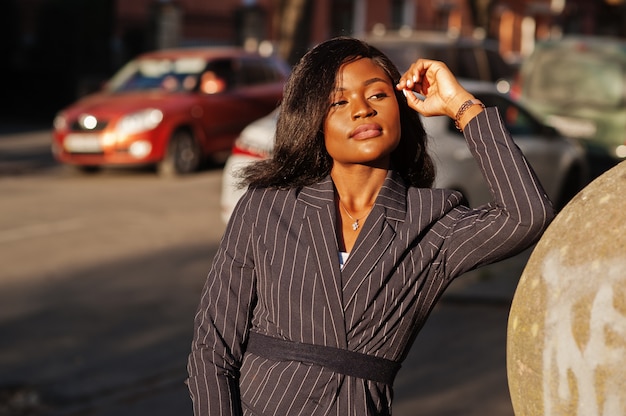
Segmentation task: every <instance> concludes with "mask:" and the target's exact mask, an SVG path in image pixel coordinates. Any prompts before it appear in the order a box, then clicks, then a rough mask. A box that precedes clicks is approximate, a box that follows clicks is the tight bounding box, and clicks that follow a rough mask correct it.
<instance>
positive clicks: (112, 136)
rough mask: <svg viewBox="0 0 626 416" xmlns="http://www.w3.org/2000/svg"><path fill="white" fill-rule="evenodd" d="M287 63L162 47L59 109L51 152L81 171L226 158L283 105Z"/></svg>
mask: <svg viewBox="0 0 626 416" xmlns="http://www.w3.org/2000/svg"><path fill="white" fill-rule="evenodd" d="M288 73H289V68H288V66H287V65H286V64H285V63H284V62H282V61H280V60H278V59H276V58H274V57H264V56H261V55H258V54H255V53H247V52H244V51H243V50H241V49H238V48H226V47H206V48H181V49H171V50H162V51H155V52H151V53H146V54H144V55H141V56H139V57H138V58H136V59H134V60H132V61H131V62H129V63H128V64H126V65H125V66H124V67H123V68H122V69H120V70H119V71H118V72H117V73H116V74H115V75H114V76H113V77H112V78H111V79H110V81H109V82H108V83H107V84H106V86H105V88H104V89H103V90H102V91H100V92H97V93H95V94H92V95H89V96H86V97H84V98H82V99H80V100H79V101H77V102H76V103H74V104H72V105H70V106H69V107H67V108H65V109H63V110H62V111H60V112H59V114H58V115H57V116H56V118H55V120H54V131H53V144H52V150H53V153H54V156H55V157H56V159H57V160H58V161H60V162H62V163H65V164H70V165H74V166H76V167H78V168H79V169H82V170H95V169H98V168H100V167H103V166H113V165H118V166H120V165H121V166H131V165H155V166H157V167H158V170H159V172H160V173H162V174H164V175H177V174H184V173H189V172H192V171H194V170H196V169H197V168H198V167H199V166H200V164H201V163H202V162H203V160H205V159H209V158H219V157H221V158H222V159H223V158H224V157H225V155H227V154H228V152H230V150H231V147H232V145H233V142H234V140H235V138H236V137H237V135H238V134H239V132H240V131H241V130H242V129H243V128H244V127H245V126H246V125H247V124H249V123H250V122H252V121H253V120H256V119H258V118H260V117H262V116H264V115H266V114H268V113H269V112H271V111H272V110H273V109H274V108H276V106H277V104H278V103H279V101H280V99H281V97H282V90H283V85H284V82H285V80H286V78H287V76H288Z"/></svg>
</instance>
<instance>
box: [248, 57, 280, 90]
mask: <svg viewBox="0 0 626 416" xmlns="http://www.w3.org/2000/svg"><path fill="white" fill-rule="evenodd" d="M281 78H282V74H281V72H280V71H279V68H278V67H277V66H276V65H273V61H272V60H271V59H265V58H244V59H243V60H242V61H241V78H240V80H241V83H242V84H243V85H258V84H265V83H270V82H275V81H278V80H280V79H281Z"/></svg>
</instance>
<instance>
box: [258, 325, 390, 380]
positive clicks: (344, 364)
mask: <svg viewBox="0 0 626 416" xmlns="http://www.w3.org/2000/svg"><path fill="white" fill-rule="evenodd" d="M246 351H247V352H250V353H252V354H255V355H258V356H259V357H263V358H269V359H270V360H274V361H299V362H302V363H307V364H315V365H319V366H322V367H326V368H327V369H329V370H332V371H334V372H336V373H341V374H344V375H347V376H351V377H357V378H363V379H367V380H372V381H377V382H379V383H384V384H387V385H389V386H391V385H393V380H394V379H395V377H396V374H397V373H398V370H400V367H401V364H400V363H399V362H396V361H391V360H387V359H386V358H380V357H375V356H373V355H369V354H362V353H359V352H354V351H348V350H344V349H342V348H335V347H327V346H324V345H313V344H303V343H300V342H293V341H287V340H283V339H279V338H274V337H271V336H267V335H263V334H259V333H257V332H250V336H249V339H248V346H247V348H246Z"/></svg>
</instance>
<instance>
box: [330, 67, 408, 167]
mask: <svg viewBox="0 0 626 416" xmlns="http://www.w3.org/2000/svg"><path fill="white" fill-rule="evenodd" d="M324 137H325V139H324V140H325V144H326V150H327V151H328V153H329V154H330V156H331V157H332V158H333V160H334V163H335V164H337V163H340V164H356V163H358V164H368V165H375V166H378V167H381V166H383V167H388V166H389V160H390V157H389V156H390V154H391V152H392V151H393V150H394V149H395V148H396V147H397V145H398V143H399V142H400V110H399V107H398V101H397V100H396V96H395V86H394V85H393V84H392V82H391V80H390V79H389V78H388V76H387V74H386V73H385V71H383V69H382V68H381V67H379V66H378V65H376V64H375V63H374V61H372V60H371V59H369V58H361V59H359V60H357V61H354V62H350V63H347V64H345V65H343V66H342V67H341V68H340V70H339V72H338V74H337V80H336V86H335V91H334V93H333V94H332V97H331V102H330V109H329V111H328V114H327V115H326V119H325V121H324Z"/></svg>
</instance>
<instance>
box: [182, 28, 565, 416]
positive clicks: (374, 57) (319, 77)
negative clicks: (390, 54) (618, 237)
mask: <svg viewBox="0 0 626 416" xmlns="http://www.w3.org/2000/svg"><path fill="white" fill-rule="evenodd" d="M413 91H415V92H417V93H419V94H421V95H423V96H424V97H425V99H424V100H420V99H418V98H416V96H415V95H414V94H413ZM418 113H421V114H423V115H425V116H432V115H441V114H447V115H448V116H450V117H452V118H453V119H455V120H456V122H457V125H458V127H459V128H460V129H462V130H463V133H464V135H465V137H466V140H467V143H468V146H469V148H470V149H471V151H472V153H473V154H474V156H475V158H476V160H477V161H478V163H479V164H480V166H481V169H482V171H483V173H484V175H485V179H486V180H487V182H488V183H489V185H490V189H491V191H492V196H493V202H492V203H491V204H489V205H486V206H483V207H480V208H477V209H471V208H469V207H467V206H464V205H462V203H461V201H462V199H463V198H462V195H460V194H459V193H458V192H454V191H448V190H440V189H430V186H431V184H432V181H433V178H434V171H433V164H432V162H431V160H430V158H429V156H428V155H427V153H426V134H425V132H424V130H423V128H422V126H421V124H420V120H419V116H418ZM435 139H436V138H435ZM245 179H246V180H247V183H248V184H249V189H248V191H247V192H246V194H245V195H244V196H243V198H242V199H241V200H240V202H239V203H238V205H237V207H236V208H235V211H234V213H233V216H232V218H231V221H230V223H229V224H228V226H227V230H226V233H225V235H224V238H223V240H222V242H221V245H220V248H219V250H218V253H217V254H216V257H215V259H214V262H213V265H212V267H211V270H210V272H209V276H208V279H207V282H206V285H205V288H204V291H203V293H202V297H201V302H200V306H199V309H198V313H197V315H196V318H195V333H194V340H193V344H192V351H191V354H190V357H189V365H188V371H189V379H188V380H187V383H188V386H189V389H190V392H191V396H192V400H193V405H194V412H195V414H196V415H209V414H211V415H217V414H219V415H226V414H228V415H231V414H232V415H240V414H243V415H306V416H311V415H342V416H343V415H359V416H361V415H388V414H390V413H391V402H392V396H393V390H392V384H393V379H394V376H395V374H396V372H397V370H398V368H399V367H400V363H401V362H402V360H403V359H404V358H405V356H406V355H407V353H408V351H409V349H410V347H411V344H412V341H413V339H414V338H415V336H416V334H417V332H418V331H419V330H420V329H421V328H422V326H423V325H424V322H425V320H426V318H427V317H428V315H429V313H430V312H431V310H432V308H433V306H434V304H435V302H436V301H437V299H438V298H439V297H440V296H441V294H442V292H443V291H444V289H445V288H446V287H447V286H448V284H449V283H450V282H451V281H452V280H453V279H454V278H455V277H457V276H459V275H461V274H462V273H464V272H466V271H468V270H471V269H474V268H476V267H478V266H482V265H485V264H489V263H492V262H495V261H498V260H501V259H504V258H506V257H508V256H511V255H514V254H516V253H518V252H519V251H521V250H523V249H525V248H527V247H528V246H529V245H531V244H532V243H534V242H535V241H536V240H537V239H538V237H539V236H540V235H541V233H542V231H543V230H544V229H545V227H546V226H547V224H548V223H549V221H550V219H551V218H552V215H553V211H552V208H551V205H550V202H549V201H548V200H547V197H546V196H545V193H544V191H543V190H542V189H541V186H540V184H539V183H538V182H537V180H536V179H535V176H534V174H533V172H532V170H531V168H530V167H529V165H528V163H527V162H526V160H525V159H524V157H523V156H522V154H521V152H520V151H519V149H518V148H517V147H516V146H515V145H514V144H513V142H512V140H511V138H510V136H509V134H508V133H507V132H506V131H505V130H504V127H503V124H502V122H501V120H500V116H499V114H498V111H497V110H496V109H495V108H490V109H484V107H483V106H482V105H481V104H480V102H479V101H477V100H475V98H474V97H473V96H472V95H471V94H470V93H468V92H467V91H466V90H464V89H463V88H462V87H461V86H460V85H459V83H458V82H457V81H456V79H455V78H454V76H453V75H452V74H451V73H450V71H449V70H448V68H447V67H446V66H445V65H444V64H443V63H441V62H435V61H429V60H418V61H417V62H415V63H414V64H413V65H412V66H411V68H410V69H409V70H408V71H407V72H406V73H405V74H404V75H402V76H400V73H399V72H398V70H397V69H396V68H395V66H394V65H393V64H392V63H391V62H390V61H389V59H388V58H387V57H386V56H385V55H383V54H382V53H381V52H380V51H378V50H377V49H375V48H373V47H371V46H369V45H367V44H365V43H363V42H361V41H359V40H355V39H351V38H337V39H333V40H329V41H327V42H324V43H322V44H320V45H318V46H317V47H315V48H314V49H312V50H311V51H310V52H309V53H307V54H306V55H305V56H304V57H303V58H302V60H301V61H300V63H299V64H298V65H297V66H296V67H295V68H294V71H293V73H292V76H291V78H290V80H289V81H288V83H287V85H286V87H285V94H284V98H283V102H282V104H281V113H280V117H279V120H278V124H277V131H276V147H275V152H274V156H273V157H272V159H270V160H268V161H265V162H262V163H259V164H258V165H255V166H253V167H251V168H249V169H248V170H247V171H246V174H245Z"/></svg>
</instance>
